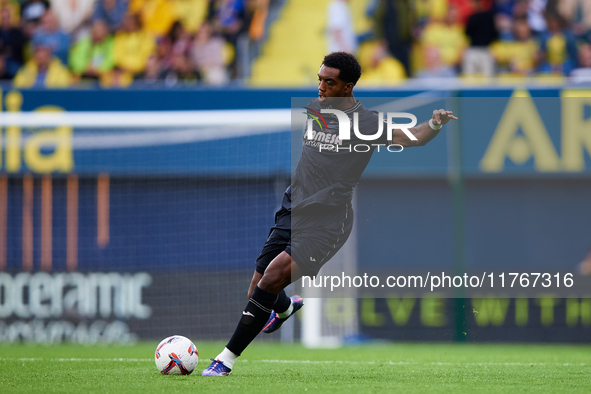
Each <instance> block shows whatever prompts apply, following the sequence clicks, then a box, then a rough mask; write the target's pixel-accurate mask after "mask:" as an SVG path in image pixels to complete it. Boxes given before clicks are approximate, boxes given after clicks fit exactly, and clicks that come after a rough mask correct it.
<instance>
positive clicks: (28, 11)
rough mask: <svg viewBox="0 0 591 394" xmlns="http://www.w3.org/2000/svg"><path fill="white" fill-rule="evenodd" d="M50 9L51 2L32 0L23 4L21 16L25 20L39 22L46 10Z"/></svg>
mask: <svg viewBox="0 0 591 394" xmlns="http://www.w3.org/2000/svg"><path fill="white" fill-rule="evenodd" d="M48 9H49V2H48V1H45V0H30V1H27V2H24V3H23V5H22V6H21V17H22V19H24V20H25V21H35V22H39V21H40V20H41V17H42V16H43V14H45V11H47V10H48Z"/></svg>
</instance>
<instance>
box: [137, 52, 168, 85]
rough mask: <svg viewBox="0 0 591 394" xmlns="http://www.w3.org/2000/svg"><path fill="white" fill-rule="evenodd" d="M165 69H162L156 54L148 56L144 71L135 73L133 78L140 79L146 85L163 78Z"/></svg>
mask: <svg viewBox="0 0 591 394" xmlns="http://www.w3.org/2000/svg"><path fill="white" fill-rule="evenodd" d="M165 73H166V70H164V71H163V70H162V64H161V62H160V61H159V60H158V57H157V56H156V55H152V56H150V57H149V58H148V62H147V63H146V71H144V72H142V73H139V74H137V75H136V77H135V80H136V81H137V80H139V81H142V83H144V84H147V85H152V84H156V83H159V82H161V81H163V80H164V77H165V76H166V75H165Z"/></svg>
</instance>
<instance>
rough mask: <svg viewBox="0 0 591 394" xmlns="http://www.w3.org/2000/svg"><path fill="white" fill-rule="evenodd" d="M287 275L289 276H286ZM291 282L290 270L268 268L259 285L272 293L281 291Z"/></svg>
mask: <svg viewBox="0 0 591 394" xmlns="http://www.w3.org/2000/svg"><path fill="white" fill-rule="evenodd" d="M286 275H287V277H286ZM289 283H290V278H289V271H287V272H286V271H285V270H280V269H267V271H265V275H263V277H262V279H261V281H260V282H259V287H260V288H261V289H263V290H265V291H268V292H270V293H279V292H280V291H281V290H283V289H284V288H285V287H287V285H288V284H289Z"/></svg>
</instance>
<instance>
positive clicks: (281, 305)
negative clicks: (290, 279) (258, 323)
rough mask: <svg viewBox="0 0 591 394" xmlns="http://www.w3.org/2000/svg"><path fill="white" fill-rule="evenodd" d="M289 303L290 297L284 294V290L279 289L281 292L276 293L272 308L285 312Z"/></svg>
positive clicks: (278, 311)
mask: <svg viewBox="0 0 591 394" xmlns="http://www.w3.org/2000/svg"><path fill="white" fill-rule="evenodd" d="M290 305H291V298H289V297H288V296H287V294H285V290H281V292H280V293H279V294H278V295H277V301H275V304H274V305H273V310H274V311H275V312H277V313H283V312H285V311H286V310H287V309H288V308H289V306H290Z"/></svg>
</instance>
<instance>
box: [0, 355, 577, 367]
mask: <svg viewBox="0 0 591 394" xmlns="http://www.w3.org/2000/svg"><path fill="white" fill-rule="evenodd" d="M0 361H51V362H72V361H74V362H97V361H98V362H100V361H109V362H111V361H114V362H152V361H154V360H153V359H151V358H75V357H72V358H16V357H15V358H11V357H0ZM240 362H255V363H256V362H259V363H278V364H347V365H376V364H377V365H418V366H420V365H438V366H443V365H445V366H458V367H467V366H479V367H484V366H500V367H513V366H518V367H531V366H559V367H584V366H587V364H585V363H519V362H517V363H497V362H489V363H449V362H426V363H420V362H416V361H349V360H347V361H342V360H328V361H322V360H266V359H263V360H240Z"/></svg>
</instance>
